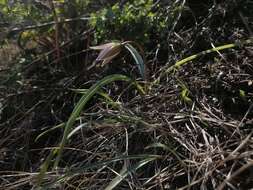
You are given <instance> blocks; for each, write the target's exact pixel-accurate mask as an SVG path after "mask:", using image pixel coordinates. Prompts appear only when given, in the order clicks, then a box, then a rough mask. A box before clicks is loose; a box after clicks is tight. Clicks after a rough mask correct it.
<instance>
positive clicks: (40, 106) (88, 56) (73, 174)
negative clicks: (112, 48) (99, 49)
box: [0, 1, 253, 190]
mask: <svg viewBox="0 0 253 190" xmlns="http://www.w3.org/2000/svg"><path fill="white" fill-rule="evenodd" d="M186 2H187V1H186ZM231 2H232V1H231ZM245 2H246V1H245ZM187 3H188V5H189V2H187ZM194 6H196V5H195V4H190V5H189V7H190V8H191V10H192V11H194V10H195V9H194V8H195V7H194ZM199 6H201V5H199ZM216 8H217V9H210V10H209V9H208V10H209V11H210V12H208V17H205V18H204V19H203V18H197V19H199V20H197V21H198V22H200V24H199V25H195V23H194V24H192V25H191V24H189V23H188V22H187V21H188V20H181V19H180V18H178V20H177V21H176V22H177V24H176V25H175V28H174V30H175V31H171V32H170V33H169V34H168V35H169V36H168V38H167V42H166V44H170V46H169V47H161V46H158V45H157V46H156V47H153V46H152V48H151V49H148V50H146V55H147V56H146V57H147V63H146V66H147V69H148V73H149V76H148V80H147V81H141V80H140V79H138V78H137V79H136V81H138V84H139V85H142V86H143V87H144V89H145V90H146V93H145V94H140V93H139V92H138V90H136V88H135V87H134V86H133V85H130V84H128V83H124V82H119V81H118V82H113V83H110V84H107V85H106V86H104V87H103V88H101V91H99V93H97V94H95V95H94V96H93V97H92V98H91V99H90V101H89V102H87V104H86V108H85V109H84V110H82V111H81V112H80V115H79V116H78V118H76V117H75V121H72V122H73V123H71V126H72V125H73V126H74V127H71V133H70V134H69V135H68V136H69V137H68V143H67V144H66V145H65V146H64V148H63V154H62V157H61V158H60V162H59V165H58V167H57V168H56V169H54V168H53V162H54V161H55V156H54V155H52V157H50V159H48V158H49V157H48V155H49V154H50V152H52V150H53V149H54V148H57V147H58V145H59V142H60V141H61V139H62V135H63V131H64V126H65V125H64V123H65V122H66V121H67V120H68V119H69V116H70V115H71V112H72V110H73V109H74V108H75V105H76V104H77V102H78V100H79V98H80V94H78V93H76V91H74V92H73V89H88V88H90V87H91V86H92V85H93V84H95V83H96V81H97V80H101V79H102V78H103V77H105V76H107V75H109V74H112V73H121V74H122V73H123V74H126V73H127V74H129V75H130V76H132V78H134V76H138V68H137V67H136V65H134V64H132V67H129V64H127V65H126V64H125V62H126V61H129V60H131V61H133V60H132V59H130V58H131V57H130V55H129V54H127V53H126V54H123V55H122V57H119V58H118V59H116V60H115V62H113V63H111V64H109V65H108V66H107V67H102V68H101V67H94V68H93V69H91V70H86V69H85V67H83V66H87V65H92V62H93V61H94V60H95V58H96V56H97V54H96V53H94V52H93V51H90V50H89V49H88V47H89V42H90V39H91V38H92V36H93V33H92V32H91V31H89V32H87V33H84V35H81V36H80V39H78V40H76V39H73V41H71V40H70V41H69V42H68V43H66V44H65V45H63V46H62V47H61V48H62V51H63V52H65V54H66V56H64V57H63V59H62V60H61V61H62V62H61V65H56V64H51V63H53V62H54V56H53V55H52V56H51V54H52V53H53V52H54V50H50V51H49V52H48V53H47V55H48V60H46V59H43V58H42V57H39V58H37V59H36V61H34V62H32V63H30V64H28V65H26V66H25V69H24V70H23V71H22V77H21V79H20V78H19V81H20V82H19V83H18V84H16V81H15V80H14V82H13V83H14V84H13V83H11V85H10V84H7V83H1V84H0V88H2V89H5V91H4V93H3V92H1V93H0V95H1V96H2V97H0V102H2V104H3V108H4V109H3V113H2V119H1V123H0V134H1V135H2V136H1V139H0V168H1V171H0V184H1V187H3V188H4V189H7V190H8V189H36V188H37V186H38V176H39V175H40V173H39V172H40V171H41V170H40V169H41V166H43V163H45V160H46V159H48V162H46V163H47V164H48V169H47V171H45V174H46V175H45V176H43V178H42V179H41V181H40V182H41V184H40V185H42V186H43V187H44V188H46V189H66V190H70V189H91V190H92V189H112V187H115V189H150V190H151V189H169V190H173V189H180V190H183V189H187V190H188V189H192V190H194V189H196V190H197V189H203V190H212V189H219V190H222V189H223V190H225V189H241V190H244V189H251V188H252V187H253V180H252V179H253V136H252V135H253V132H252V126H253V120H252V118H253V102H252V101H253V99H252V96H253V88H252V82H253V67H252V64H253V63H252V60H253V59H252V56H253V55H252V43H249V44H246V45H244V46H239V47H233V48H231V49H227V50H224V51H218V52H217V51H216V52H213V53H211V54H208V55H203V56H200V57H198V58H197V59H195V60H192V61H191V62H189V63H188V64H186V65H182V66H181V67H180V68H179V69H178V70H177V71H174V72H171V73H167V74H164V68H168V67H170V66H172V65H173V64H175V63H176V61H179V60H181V59H183V58H184V57H187V56H190V55H193V54H196V53H198V52H201V51H203V50H206V49H210V48H212V45H213V46H219V45H224V44H228V43H230V42H231V40H232V42H234V41H235V40H238V39H248V38H249V37H250V36H249V33H250V32H249V31H247V28H248V27H247V26H245V24H242V23H243V21H242V19H241V17H240V16H236V15H235V14H232V13H233V10H234V9H233V6H232V5H230V4H228V3H220V4H219V7H216ZM208 10H207V11H208ZM221 10H223V11H221ZM195 13H196V12H195ZM224 14H225V16H224ZM226 15H227V16H226ZM232 15H233V16H232ZM181 16H182V18H183V19H186V18H187V17H184V14H182V15H181ZM244 17H246V16H244ZM220 18H223V21H222V22H221V21H220V23H218V20H219V19H220ZM217 19H218V20H217ZM248 19H249V23H248V24H249V25H250V26H252V20H250V19H251V17H248ZM181 22H182V23H188V25H189V26H188V25H187V26H184V25H183V24H182V23H181ZM216 24H217V25H216ZM179 26H181V27H179ZM77 42H78V43H77ZM80 44H81V45H80ZM79 45H80V46H79ZM77 46H78V47H77ZM80 47H81V48H80ZM75 48H76V49H75ZM78 48H79V49H78ZM163 48H164V49H163ZM70 50H74V51H75V52H76V54H75V52H70ZM168 51H169V56H167V55H168ZM147 52H148V53H147ZM65 54H64V55H65ZM67 55H70V56H67ZM72 55H73V56H72ZM167 60H169V61H167ZM76 63H79V65H78V64H76ZM80 63H82V64H80ZM34 65H36V66H34ZM70 67H71V69H69V68H70ZM136 73H137V74H136ZM5 74H6V73H5ZM157 79H159V82H156V83H154V81H158V80H157ZM7 85H10V86H11V88H8V87H10V86H7ZM149 87H150V88H149ZM78 92H84V91H80V90H79V91H78ZM85 92H86V91H85ZM54 126H57V127H54ZM42 134H43V135H42ZM39 135H41V136H40V137H39V138H38V139H36V138H37V137H38V136H39Z"/></svg>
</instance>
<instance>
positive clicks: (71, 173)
mask: <svg viewBox="0 0 253 190" xmlns="http://www.w3.org/2000/svg"><path fill="white" fill-rule="evenodd" d="M161 158H162V156H160V155H150V154H142V155H130V156H125V155H124V156H119V157H116V158H112V159H110V160H107V161H102V162H98V163H95V164H87V165H85V166H80V167H78V168H72V169H71V170H70V171H68V172H67V173H66V174H65V175H63V176H60V177H58V178H57V179H55V180H53V181H52V182H49V183H48V184H44V185H43V187H42V188H43V189H50V187H51V186H53V185H54V184H55V183H59V182H61V181H64V180H65V179H66V178H68V177H71V176H75V175H78V174H81V173H84V172H86V171H88V170H91V169H98V168H101V167H104V166H108V165H109V164H112V163H115V162H119V161H123V160H126V159H128V160H136V159H142V161H140V162H139V163H138V164H137V165H136V166H135V167H132V169H138V168H140V167H141V166H143V164H144V165H145V163H146V162H147V161H148V160H150V161H152V160H156V159H161ZM150 161H149V162H150ZM132 171H134V170H131V171H130V170H128V172H129V173H130V172H132ZM129 173H128V174H129ZM122 175H123V174H122Z"/></svg>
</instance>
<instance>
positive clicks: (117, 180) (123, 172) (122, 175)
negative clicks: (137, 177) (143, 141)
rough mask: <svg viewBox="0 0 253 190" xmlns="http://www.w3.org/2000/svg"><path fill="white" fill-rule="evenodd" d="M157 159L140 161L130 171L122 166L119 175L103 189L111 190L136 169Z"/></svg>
mask: <svg viewBox="0 0 253 190" xmlns="http://www.w3.org/2000/svg"><path fill="white" fill-rule="evenodd" d="M156 159H157V158H147V159H144V160H141V161H140V162H138V163H137V164H135V165H134V166H133V167H131V168H130V169H127V166H126V165H124V166H123V168H122V169H121V171H120V174H119V175H118V176H117V177H115V178H114V179H113V180H112V181H111V182H110V183H109V185H108V186H107V187H106V188H105V190H112V189H114V188H115V187H116V186H117V185H119V184H120V182H121V181H122V180H124V179H125V178H126V177H127V176H128V175H129V174H130V173H131V172H134V171H136V170H137V169H139V168H141V167H143V166H145V165H146V164H148V163H149V162H151V161H154V160H156Z"/></svg>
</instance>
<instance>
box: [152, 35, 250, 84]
mask: <svg viewBox="0 0 253 190" xmlns="http://www.w3.org/2000/svg"><path fill="white" fill-rule="evenodd" d="M251 43H253V38H250V39H248V40H245V41H239V42H236V43H231V44H226V45H222V46H218V47H215V48H211V49H208V50H205V51H202V52H199V53H197V54H194V55H191V56H189V57H186V58H184V59H182V60H180V61H178V62H176V63H175V64H174V65H172V66H170V67H169V68H167V69H166V68H165V69H163V72H162V73H161V74H160V76H159V77H158V78H157V79H156V80H155V81H154V82H153V83H152V84H151V87H152V86H153V85H155V84H158V83H159V82H160V80H161V78H162V77H163V76H164V75H166V74H168V73H170V72H171V71H176V70H177V69H179V68H180V67H182V66H183V65H185V64H187V63H189V62H190V61H192V60H194V59H196V58H198V57H201V56H203V55H206V54H209V53H212V52H218V51H221V50H225V49H231V48H234V47H241V46H243V45H246V44H251Z"/></svg>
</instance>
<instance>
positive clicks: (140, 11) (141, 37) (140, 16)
mask: <svg viewBox="0 0 253 190" xmlns="http://www.w3.org/2000/svg"><path fill="white" fill-rule="evenodd" d="M153 9H154V7H153V1H152V0H134V1H133V2H131V3H130V2H128V3H126V4H124V5H123V7H121V6H120V4H119V3H116V4H115V5H114V6H112V7H108V8H104V9H102V10H100V11H99V12H96V13H93V14H92V18H93V19H92V20H91V21H90V24H91V26H93V27H95V28H96V34H95V35H96V36H95V37H96V40H97V41H103V40H108V39H110V37H111V36H113V37H114V38H116V39H119V40H133V41H138V42H140V43H142V44H144V43H147V42H149V41H150V40H151V37H152V36H151V35H152V31H156V32H158V33H159V34H162V30H164V29H165V27H166V24H165V23H166V22H165V18H164V17H161V16H160V15H159V14H160V13H159V11H157V12H154V11H153ZM150 23H152V24H150Z"/></svg>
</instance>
